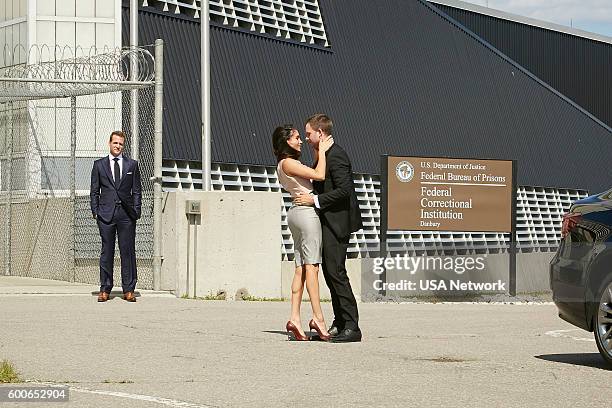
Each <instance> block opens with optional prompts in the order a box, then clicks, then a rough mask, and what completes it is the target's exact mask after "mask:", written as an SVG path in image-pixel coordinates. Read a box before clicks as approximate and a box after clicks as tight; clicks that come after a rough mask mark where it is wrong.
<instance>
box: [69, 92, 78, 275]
mask: <svg viewBox="0 0 612 408" xmlns="http://www.w3.org/2000/svg"><path fill="white" fill-rule="evenodd" d="M76 116H77V107H76V96H71V97H70V208H71V210H72V214H71V215H72V216H71V217H70V219H71V222H70V224H71V225H70V231H72V242H71V243H70V257H71V258H72V260H71V262H70V267H71V269H72V271H71V272H72V273H71V274H70V281H71V282H74V281H75V278H76V277H75V274H76V267H75V264H74V262H75V258H76V251H75V248H74V246H75V242H76V239H75V236H74V235H75V232H76V231H75V225H76V221H75V219H74V217H75V216H76V214H75V208H74V207H75V201H76V174H75V171H76V139H77V138H76V132H77V117H76Z"/></svg>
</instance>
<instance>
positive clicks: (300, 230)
mask: <svg viewBox="0 0 612 408" xmlns="http://www.w3.org/2000/svg"><path fill="white" fill-rule="evenodd" d="M287 223H288V224H289V230H290V231H291V235H292V236H293V244H294V252H295V266H302V265H316V264H320V263H321V221H320V220H319V215H318V214H317V212H316V211H315V209H314V207H307V206H293V207H291V208H290V209H289V211H288V212H287Z"/></svg>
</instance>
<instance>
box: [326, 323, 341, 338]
mask: <svg viewBox="0 0 612 408" xmlns="http://www.w3.org/2000/svg"><path fill="white" fill-rule="evenodd" d="M327 332H328V333H329V335H330V336H331V337H336V336H337V335H338V334H340V330H339V329H338V326H334V325H332V326H331V327H330V328H329V329H328V330H327Z"/></svg>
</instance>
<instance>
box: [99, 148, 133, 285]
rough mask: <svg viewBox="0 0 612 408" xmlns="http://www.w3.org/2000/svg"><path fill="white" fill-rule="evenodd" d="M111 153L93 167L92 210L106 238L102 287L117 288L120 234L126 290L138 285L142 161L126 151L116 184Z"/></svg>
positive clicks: (102, 266) (103, 243)
mask: <svg viewBox="0 0 612 408" xmlns="http://www.w3.org/2000/svg"><path fill="white" fill-rule="evenodd" d="M110 166H111V165H110V161H109V158H108V156H105V157H103V158H101V159H99V160H96V161H95V162H94V164H93V169H92V170H91V191H90V199H91V212H92V214H93V215H94V217H95V218H96V220H97V222H98V229H99V231H100V237H101V238H102V252H101V254H100V291H101V292H107V293H110V291H111V290H112V288H113V265H114V259H115V237H117V236H118V237H119V253H120V255H121V285H122V288H123V292H124V293H126V292H133V291H134V289H135V288H136V281H137V274H136V248H135V246H136V245H135V242H136V220H137V219H139V218H140V211H141V204H142V185H141V180H140V170H139V169H138V162H137V161H136V160H132V159H130V158H128V157H126V156H125V155H123V169H122V171H121V179H120V180H119V183H118V184H117V185H115V182H114V180H113V173H112V171H111V167H110Z"/></svg>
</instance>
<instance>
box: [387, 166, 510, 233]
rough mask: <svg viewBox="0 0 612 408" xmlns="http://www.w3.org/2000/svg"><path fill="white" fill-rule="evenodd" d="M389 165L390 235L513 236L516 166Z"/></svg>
mask: <svg viewBox="0 0 612 408" xmlns="http://www.w3.org/2000/svg"><path fill="white" fill-rule="evenodd" d="M386 159H387V160H386V162H387V166H386V174H387V186H386V192H387V196H386V203H387V211H386V212H387V217H388V219H387V220H388V221H387V222H388V223H387V228H388V229H389V230H407V231H466V232H467V231H482V232H512V199H513V194H512V188H513V184H514V183H513V179H512V176H513V162H512V161H511V160H483V159H453V158H435V157H398V156H387V157H386ZM383 166H384V160H383ZM384 174H385V172H384V171H383V175H384Z"/></svg>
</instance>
